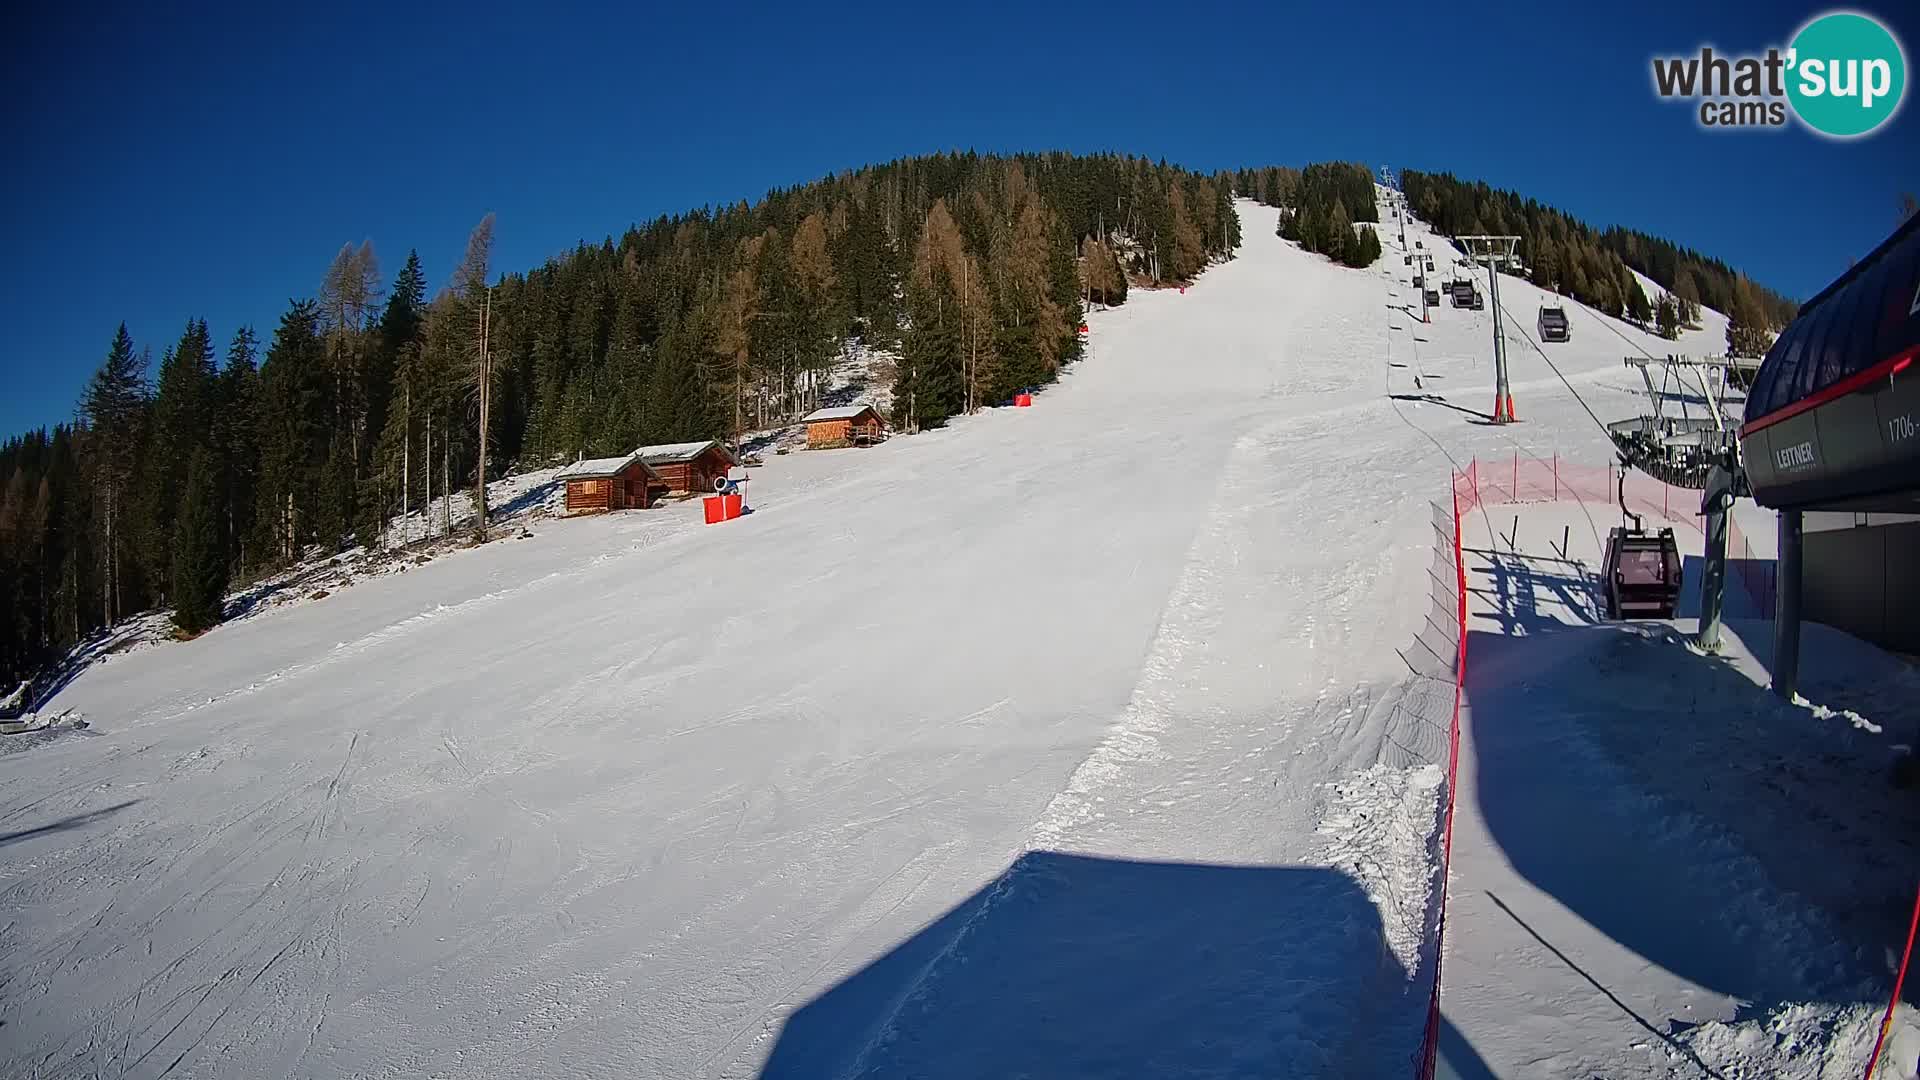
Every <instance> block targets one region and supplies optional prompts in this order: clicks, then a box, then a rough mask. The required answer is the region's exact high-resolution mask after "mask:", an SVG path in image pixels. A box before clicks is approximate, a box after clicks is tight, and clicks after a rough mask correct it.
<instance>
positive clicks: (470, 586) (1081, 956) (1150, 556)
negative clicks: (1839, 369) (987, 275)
mask: <svg viewBox="0 0 1920 1080" xmlns="http://www.w3.org/2000/svg"><path fill="white" fill-rule="evenodd" d="M1240 209H1241V213H1242V216H1243V222H1244V232H1245V235H1246V237H1247V240H1246V246H1245V248H1244V249H1243V251H1242V253H1241V255H1240V257H1239V258H1237V259H1235V260H1234V261H1233V262H1231V263H1228V264H1225V265H1222V266H1219V267H1216V268H1214V269H1212V270H1210V271H1208V272H1207V274H1206V275H1205V276H1204V278H1203V279H1202V280H1201V281H1200V282H1199V283H1198V284H1197V285H1196V286H1194V287H1192V288H1190V289H1188V290H1187V291H1186V292H1185V293H1184V294H1181V293H1178V292H1175V291H1164V292H1144V291H1142V292H1136V293H1135V294H1134V295H1133V296H1132V298H1131V299H1130V301H1129V302H1128V303H1127V304H1126V305H1125V306H1124V307H1122V308H1119V309H1115V310H1111V311H1105V312H1099V313H1096V314H1094V315H1093V316H1092V319H1091V323H1092V335H1091V341H1092V355H1091V356H1090V358H1089V359H1087V360H1086V361H1085V362H1084V363H1082V364H1079V365H1077V366H1076V368H1075V369H1074V370H1073V371H1072V372H1071V373H1070V374H1069V375H1068V376H1067V377H1066V378H1065V379H1064V380H1063V381H1062V382H1061V383H1060V384H1059V385H1057V386H1055V387H1052V388H1050V389H1048V390H1047V391H1046V392H1045V393H1042V394H1040V395H1037V396H1036V398H1035V406H1034V407H1033V408H1031V409H999V410H992V411H988V412H986V413H983V414H980V415H977V416H974V417H971V418H965V419H962V420H959V421H957V422H955V423H954V424H953V425H951V426H950V427H949V428H947V429H945V430H942V431H937V432H931V433H927V434H922V435H918V436H913V437H909V438H897V439H894V440H892V441H890V442H888V443H886V444H885V445H883V446H881V447H878V448H874V449H871V450H843V451H827V452H818V453H801V454H792V455H787V456H784V457H779V458H775V459H772V460H771V461H770V463H769V464H768V465H767V466H766V467H765V468H763V469H759V470H756V471H755V474H754V475H755V479H754V482H753V484H752V486H751V490H750V494H749V502H750V503H751V504H752V505H753V506H754V508H755V513H753V514H751V515H749V516H747V517H746V518H744V519H741V520H739V521H736V522H730V523H727V524H725V525H721V526H716V527H711V528H708V527H702V526H700V525H698V524H697V523H696V518H695V516H694V515H695V514H696V513H697V508H696V507H692V506H679V507H674V508H670V509H666V510H660V511H650V512H646V513H630V514H624V515H614V516H608V517H601V518H594V519H585V520H572V521H554V522H548V523H545V524H543V525H541V526H539V527H538V529H537V531H536V533H535V535H534V536H533V538H532V539H527V540H509V541H501V542H497V543H494V544H490V545H487V546H486V547H483V548H480V549H477V550H474V551H470V552H463V553H459V554H457V555H454V556H451V557H447V558H442V559H438V560H435V561H434V562H432V563H430V564H428V565H425V566H420V567H417V568H416V569H414V570H412V571H410V572H408V573H406V574H403V575H390V576H387V577H383V578H380V579H378V580H375V581H369V582H366V583H363V584H362V585H361V586H359V587H356V588H353V589H349V590H345V591H343V592H340V593H337V594H335V595H333V596H330V597H328V598H327V599H325V600H321V601H316V602H313V603H307V604H300V605H294V606H291V607H288V608H286V609H284V610H277V611H270V612H266V613H263V614H261V615H260V616H258V617H256V618H253V619H249V620H247V621H246V622H245V623H244V624H243V625H238V626H233V627H225V628H221V629H219V630H216V631H215V632H213V633H210V634H208V635H206V636H204V637H202V638H200V639H198V640H196V641H193V642H189V643H184V644H167V645H160V646H156V647H153V648H149V649H145V650H143V651H139V652H135V653H130V654H127V655H124V656H119V657H115V658H114V659H113V661H112V662H110V663H107V664H102V665H98V666H96V667H94V668H91V669H89V670H87V671H86V672H84V673H83V674H82V675H81V676H80V678H78V679H77V680H76V681H75V682H73V683H72V684H71V685H70V686H68V687H66V688H65V689H64V690H63V691H62V692H61V693H60V694H59V696H58V697H57V699H56V700H55V701H54V702H52V703H51V707H52V708H54V709H56V710H64V709H73V710H76V711H77V712H78V713H80V714H81V715H83V716H84V717H85V718H86V720H87V721H88V723H89V724H90V725H91V727H90V728H88V729H87V730H86V731H84V732H80V733H76V734H73V735H70V736H67V737H64V738H60V739H57V740H54V741H51V742H49V743H47V744H45V745H43V746H39V747H37V748H35V749H33V750H32V751H31V752H25V753H14V754H8V755H4V756H0V909H4V911H5V915H6V917H5V920H4V924H0V955H3V957H4V958H3V959H0V1021H3V1022H4V1027H0V1074H4V1075H9V1076H13V1075H22V1076H33V1075H38V1076H74V1075H92V1074H94V1073H95V1072H98V1073H99V1074H101V1075H125V1076H130V1077H155V1076H160V1075H172V1076H204V1077H212V1076H221V1077H256V1076H301V1077H308V1076H312V1077H338V1076H394V1077H401V1076H408V1077H410V1076H422V1075H436V1076H473V1077H482V1076H484V1077H512V1076H546V1077H551V1076H612V1075H622V1076H658V1077H703V1076H725V1077H747V1076H756V1075H764V1076H839V1075H871V1076H955V1077H960V1076H967V1077H973V1076H994V1075H1011V1074H1015V1073H1026V1074H1031V1075H1119V1074H1126V1075H1155V1076H1164V1075H1209V1076H1274V1075H1286V1076H1316V1075H1317V1076H1361V1075H1369V1076H1371V1075H1378V1076H1394V1075H1401V1074H1402V1073H1403V1070H1404V1069H1405V1067H1406V1064H1407V1061H1408V1058H1409V1056H1410V1055H1411V1053H1412V1052H1413V1050H1414V1048H1415V1047H1416V1045H1417V1044H1418V1041H1419V1038H1420V1025H1421V1022H1422V1020H1423V1018H1424V1006H1425V1000H1426V986H1425V984H1424V980H1425V979H1426V978H1428V977H1430V968H1431V959H1432V958H1431V949H1430V944H1429V942H1430V937H1431V933H1430V927H1429V926H1428V925H1427V920H1428V918H1429V912H1430V909H1429V905H1428V900H1429V896H1428V891H1429V890H1430V889H1431V886H1432V877H1431V873H1430V867H1431V863H1430V857H1431V856H1430V850H1431V848H1430V841H1431V834H1432V828H1433V813H1434V807H1435V804H1436V799H1437V789H1438V763H1442V762H1444V732H1443V731H1442V730H1439V729H1437V728H1436V727H1435V726H1434V724H1433V722H1432V720H1431V718H1429V717H1424V716H1423V715H1422V706H1421V704H1420V703H1421V700H1422V697H1421V693H1420V686H1421V684H1420V683H1419V681H1418V680H1415V679H1413V678H1412V677H1411V676H1410V675H1409V671H1408V666H1407V663H1406V662H1405V661H1404V660H1403V659H1402V656H1401V650H1402V649H1403V648H1405V647H1406V646H1408V645H1409V644H1410V643H1411V642H1412V641H1413V639H1414V635H1415V634H1416V632H1417V631H1418V629H1419V627H1420V625H1421V623H1422V619H1423V617H1424V615H1425V613H1426V609H1427V603H1428V600H1427V597H1428V579H1427V573H1428V567H1429V564H1430V562H1431V559H1432V554H1433V553H1432V550H1431V546H1430V545H1431V532H1430V529H1429V526H1428V521H1429V514H1430V510H1429V506H1428V501H1429V500H1435V499H1443V498H1444V497H1445V493H1446V491H1447V490H1448V487H1447V484H1448V475H1449V468H1450V465H1451V464H1452V463H1455V462H1458V463H1464V462H1465V461H1467V460H1468V459H1469V458H1471V457H1472V456H1474V455H1476V454H1478V455H1483V456H1492V457H1500V458H1505V457H1507V456H1509V455H1511V454H1513V453H1515V452H1519V453H1522V454H1533V455H1540V456H1546V455H1549V454H1553V453H1558V454H1560V455H1561V456H1562V457H1563V458H1568V459H1575V460H1581V461H1585V462H1589V463H1594V464H1597V463H1599V462H1602V461H1604V460H1605V459H1606V457H1607V455H1608V449H1607V444H1606V442H1605V440H1604V437H1603V436H1602V435H1601V433H1600V431H1599V430H1598V429H1597V428H1596V427H1595V426H1594V425H1593V423H1592V422H1591V420H1589V419H1588V417H1587V416H1586V415H1585V413H1584V412H1583V411H1582V410H1581V407H1580V406H1579V405H1578V404H1577V403H1576V402H1575V401H1574V400H1573V398H1572V396H1571V395H1570V394H1569V393H1568V392H1567V391H1566V389H1565V387H1564V386H1562V384H1561V382H1560V380H1559V379H1558V378H1557V377H1556V376H1555V375H1554V374H1553V373H1552V372H1551V371H1550V370H1549V369H1548V368H1547V366H1546V365H1545V363H1543V362H1542V361H1541V359H1540V357H1539V356H1538V354H1536V353H1534V352H1533V351H1531V350H1530V349H1529V348H1528V347H1527V346H1525V345H1524V344H1520V343H1519V342H1518V340H1517V339H1516V344H1515V346H1514V347H1513V348H1512V350H1511V354H1512V366H1513V372H1514V375H1513V377H1514V392H1515V397H1516V402H1517V404H1518V406H1519V412H1520V416H1521V418H1522V420H1523V421H1524V423H1522V424H1520V425H1518V426H1515V427H1511V428H1499V427H1493V426H1490V425H1486V424H1484V423H1482V422H1480V421H1481V417H1480V416H1479V415H1477V414H1479V413H1484V412H1485V411H1487V409H1488V408H1489V406H1490V402H1491V397H1492V383H1493V379H1492V372H1491V366H1490V361H1489V360H1488V359H1487V357H1488V351H1489V346H1488V335H1489V333H1490V323H1489V321H1488V320H1489V315H1490V312H1467V311H1455V310H1454V309H1452V308H1446V307H1443V308H1441V309H1439V310H1437V311H1435V312H1434V314H1433V323H1432V324H1431V325H1426V326H1422V325H1419V324H1418V321H1417V316H1416V317H1415V319H1413V320H1412V321H1410V320H1409V319H1408V317H1407V315H1406V314H1405V312H1404V311H1398V310H1396V307H1397V306H1399V305H1405V304H1407V303H1408V302H1409V301H1411V302H1412V304H1413V308H1414V310H1415V311H1416V312H1417V310H1418V300H1417V298H1416V297H1414V296H1413V294H1412V293H1411V292H1410V290H1408V289H1407V288H1406V287H1405V286H1404V285H1397V284H1395V283H1396V282H1398V281H1403V280H1404V278H1405V273H1404V271H1405V268H1404V267H1403V266H1402V265H1401V263H1400V251H1399V249H1398V248H1397V246H1395V245H1394V244H1393V243H1392V240H1393V238H1392V237H1390V236H1386V233H1388V232H1390V230H1387V229H1383V230H1382V233H1383V237H1384V238H1385V239H1387V240H1388V241H1389V243H1388V247H1387V256H1386V258H1385V259H1384V260H1383V262H1382V263H1381V264H1380V265H1379V266H1377V267H1375V268H1374V269H1372V270H1368V271H1351V270H1345V269H1341V268H1338V267H1335V266H1332V265H1330V264H1329V263H1327V262H1326V261H1325V260H1324V259H1321V258H1320V257H1318V256H1313V255H1308V254H1305V253H1302V252H1300V251H1298V250H1297V249H1295V248H1293V247H1292V246H1290V245H1288V244H1285V243H1284V242H1282V241H1280V240H1278V239H1277V238H1276V237H1275V236H1274V235H1273V233H1274V225H1275V218H1274V212H1273V211H1271V210H1269V209H1266V208H1263V207H1259V206H1255V205H1253V204H1249V203H1242V204H1241V207H1240ZM1412 232H1413V234H1414V235H1417V236H1421V237H1423V238H1425V240H1426V242H1427V243H1428V244H1429V246H1432V244H1433V243H1434V241H1433V239H1432V238H1431V237H1427V236H1426V234H1425V232H1424V230H1423V229H1421V228H1419V227H1417V226H1416V228H1415V229H1414V230H1412ZM1536 294H1537V290H1531V287H1530V286H1525V285H1521V284H1519V283H1517V282H1503V288H1502V299H1503V301H1505V302H1506V303H1507V304H1508V305H1509V307H1510V309H1511V310H1512V311H1513V312H1514V313H1515V314H1516V316H1517V318H1518V319H1519V321H1520V323H1521V325H1524V326H1531V323H1532V318H1533V310H1534V307H1535V305H1536V303H1537V301H1538V296H1537V295H1536ZM1712 318H1713V317H1712V316H1711V315H1710V316H1709V320H1710V323H1711V321H1712ZM1608 322H1611V321H1610V320H1609V321H1608ZM1616 330H1617V331H1618V333H1617V334H1616V332H1615V331H1616ZM1717 333H1718V330H1717V325H1711V324H1710V325H1709V326H1708V327H1707V328H1706V329H1704V330H1703V331H1701V334H1702V335H1703V336H1704V337H1703V340H1704V339H1711V338H1713V337H1714V336H1715V335H1716V334H1717ZM1622 335H1624V340H1623V337H1622ZM1629 343H1633V344H1638V345H1640V346H1641V347H1644V348H1646V349H1647V350H1648V351H1652V352H1664V351H1667V350H1669V349H1671V348H1672V346H1671V345H1670V344H1669V343H1665V342H1661V341H1659V340H1658V339H1655V338H1652V337H1650V336H1649V335H1645V334H1642V333H1640V332H1638V331H1636V330H1633V329H1631V328H1627V327H1625V326H1623V325H1621V324H1618V323H1612V325H1611V327H1609V326H1608V325H1607V324H1606V323H1603V322H1601V320H1600V319H1599V317H1597V316H1592V315H1590V314H1589V313H1585V312H1578V313H1576V314H1575V317H1574V340H1573V341H1572V342H1571V343H1570V344H1568V345H1563V346H1548V347H1547V348H1548V349H1549V350H1552V352H1551V355H1552V356H1553V357H1554V358H1555V359H1556V362H1558V363H1559V364H1560V366H1561V369H1562V371H1564V372H1565V373H1566V375H1567V377H1568V378H1569V379H1570V380H1571V381H1572V382H1573V384H1574V385H1575V386H1577V387H1579V389H1580V392H1581V394H1582V395H1583V396H1584V397H1586V398H1587V400H1588V401H1589V402H1591V403H1593V404H1594V406H1595V408H1596V409H1597V410H1601V415H1602V418H1603V419H1613V418H1616V417H1623V416H1628V415H1633V414H1635V413H1637V412H1638V411H1639V408H1640V405H1639V402H1638V399H1637V393H1638V378H1637V375H1635V374H1634V373H1633V372H1631V371H1628V370H1626V369H1625V368H1623V367H1622V366H1621V362H1620V358H1621V356H1622V355H1623V354H1625V353H1626V352H1628V351H1631V350H1630V349H1629V347H1628V346H1629ZM1693 351H1696V352H1703V351H1713V350H1712V347H1711V345H1710V344H1707V345H1704V346H1702V347H1695V348H1694V349H1693ZM1416 372H1418V373H1419V374H1420V375H1421V381H1422V387H1421V388H1419V389H1416V388H1415V387H1414V385H1413V377H1414V375H1415V374H1416ZM1609 410H1610V411H1609Z"/></svg>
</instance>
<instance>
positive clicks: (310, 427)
mask: <svg viewBox="0 0 1920 1080" xmlns="http://www.w3.org/2000/svg"><path fill="white" fill-rule="evenodd" d="M326 390H327V370H326V353H325V346H324V344H323V342H322V340H321V337H320V312H319V309H318V308H317V307H316V306H315V305H314V303H313V302H312V301H310V300H296V301H294V302H293V303H292V304H291V305H290V306H289V307H288V309H287V311H286V313H285V314H283V315H282V316H281V317H280V325H279V327H278V328H277V329H276V330H275V331H274V335H273V344H272V345H271V346H270V347H269V348H268V349H267V358H266V360H265V361H264V362H263V363H262V364H261V365H260V393H259V402H260V411H259V420H258V430H259V439H260V477H259V487H258V498H257V501H256V517H255V521H256V526H257V528H258V529H260V530H261V531H262V533H263V536H262V537H261V542H259V543H257V544H256V546H257V547H258V548H259V550H261V551H262V552H263V553H264V552H266V551H272V552H274V553H275V554H276V555H277V556H278V558H279V559H281V560H283V561H291V560H292V559H293V557H294V556H295V555H297V554H298V553H299V551H300V548H301V547H302V546H303V545H304V544H306V543H307V542H308V540H309V539H310V538H311V537H312V535H313V511H314V501H315V500H314V492H315V481H316V480H317V478H318V474H319V469H320V465H321V463H322V462H324V461H325V458H326V451H327V446H328V443H329V442H330V441H331V440H330V438H329V433H328V430H327V425H326V419H327V416H328V415H329V414H328V410H327V407H326V406H327V401H328V397H327V392H326Z"/></svg>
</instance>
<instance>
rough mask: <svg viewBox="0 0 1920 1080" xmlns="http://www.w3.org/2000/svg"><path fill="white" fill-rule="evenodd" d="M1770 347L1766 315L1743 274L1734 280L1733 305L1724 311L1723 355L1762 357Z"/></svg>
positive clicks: (1771, 345)
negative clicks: (1725, 339) (1724, 337)
mask: <svg viewBox="0 0 1920 1080" xmlns="http://www.w3.org/2000/svg"><path fill="white" fill-rule="evenodd" d="M1772 347H1773V331H1772V328H1771V327H1769V326H1768V325H1767V316H1766V312H1765V310H1764V309H1763V307H1762V305H1761V303H1760V301H1759V299H1758V297H1757V296H1756V295H1755V293H1754V286H1753V283H1752V282H1750V281H1748V280H1747V277H1746V275H1745V274H1742V275H1740V276H1738V277H1737V278H1735V279H1734V294H1733V302H1732V303H1731V304H1730V305H1729V306H1728V311H1727V355H1729V356H1765V355H1766V354H1767V350H1768V349H1770V348H1772Z"/></svg>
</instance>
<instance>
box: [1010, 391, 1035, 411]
mask: <svg viewBox="0 0 1920 1080" xmlns="http://www.w3.org/2000/svg"><path fill="white" fill-rule="evenodd" d="M1013 403H1014V405H1015V406H1016V407H1018V408H1022V409H1024V408H1026V407H1027V406H1029V405H1032V404H1033V395H1032V394H1026V393H1020V394H1015V395H1013Z"/></svg>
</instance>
